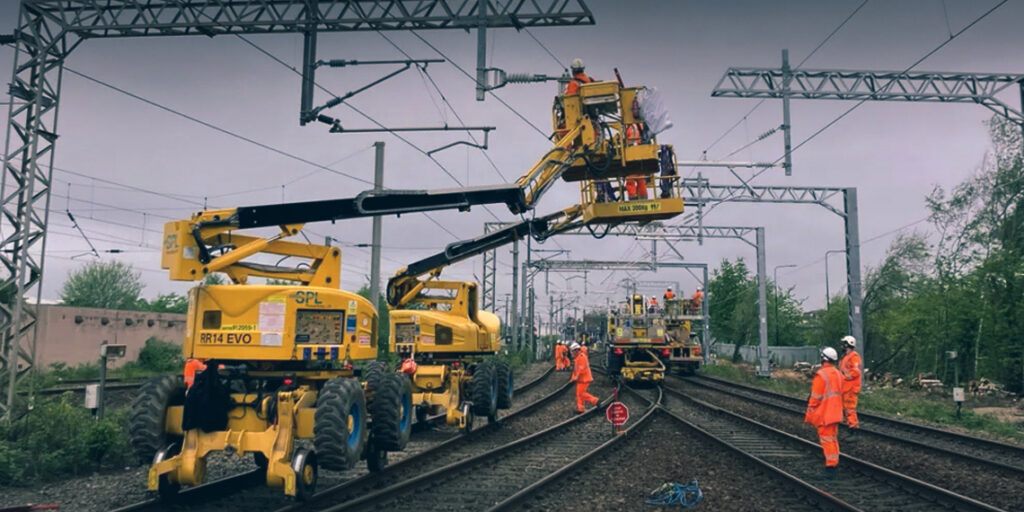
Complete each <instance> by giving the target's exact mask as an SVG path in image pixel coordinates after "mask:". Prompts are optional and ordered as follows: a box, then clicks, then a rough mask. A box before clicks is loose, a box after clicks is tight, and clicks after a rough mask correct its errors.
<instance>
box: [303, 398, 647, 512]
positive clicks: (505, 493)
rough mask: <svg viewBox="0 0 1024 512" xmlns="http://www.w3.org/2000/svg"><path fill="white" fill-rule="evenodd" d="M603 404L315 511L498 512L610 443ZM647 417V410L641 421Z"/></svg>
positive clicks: (611, 440)
mask: <svg viewBox="0 0 1024 512" xmlns="http://www.w3.org/2000/svg"><path fill="white" fill-rule="evenodd" d="M609 401H610V397H609V398H606V399H605V400H603V401H602V403H601V405H599V406H598V407H596V408H594V409H590V410H588V411H587V412H586V413H584V414H581V415H577V416H573V417H570V418H568V419H566V420H564V421H562V422H559V423H557V424H555V425H552V426H550V427H547V428H544V429H543V430H540V431H537V432H534V433H532V434H530V435H528V436H525V437H522V436H517V439H515V440H513V441H511V442H508V443H505V444H502V445H500V446H497V447H495V448H493V449H491V450H487V451H485V452H482V453H478V454H476V455H474V456H472V457H470V458H467V459H462V460H460V461H457V462H454V463H451V464H447V465H445V466H441V467H437V468H435V469H433V470H431V471H428V472H421V473H418V474H416V475H415V476H412V477H411V478H408V479H405V480H401V481H398V482H396V483H394V484H392V485H389V486H388V487H385V488H382V489H378V490H376V491H374V492H370V493H368V494H363V495H361V496H359V497H357V498H354V499H351V500H348V501H345V502H342V503H338V504H335V505H331V506H328V507H326V508H322V509H316V510H320V511H321V512H339V511H343V510H346V511H352V510H393V511H402V510H408V511H419V510H448V511H454V510H467V511H480V510H501V509H503V508H505V507H507V506H509V505H510V504H512V503H515V502H516V501H517V500H518V499H519V496H520V495H523V494H528V493H529V492H530V489H531V488H533V487H535V486H540V485H543V484H544V483H545V482H546V481H548V480H550V479H553V478H557V476H558V475H559V474H561V473H562V472H564V471H568V470H569V469H571V468H572V467H575V466H576V465H578V464H581V463H582V461H585V460H587V459H588V458H589V457H591V456H593V455H594V454H595V453H598V452H599V451H601V449H602V448H603V447H607V446H609V445H610V444H611V443H612V442H613V441H614V440H615V437H617V436H615V435H614V434H613V433H612V432H611V430H610V426H609V425H608V423H607V422H606V420H605V418H604V414H603V411H604V407H603V406H604V405H606V404H607V403H608V402H609ZM634 405H637V401H635V400H634ZM640 405H642V403H640ZM563 406H564V404H563ZM637 407H638V408H639V405H637ZM653 411H654V405H649V406H648V407H647V414H645V415H644V418H646V417H647V416H648V415H649V414H650V413H652V412H653ZM425 491H426V492H425ZM310 509H311V510H312V508H310Z"/></svg>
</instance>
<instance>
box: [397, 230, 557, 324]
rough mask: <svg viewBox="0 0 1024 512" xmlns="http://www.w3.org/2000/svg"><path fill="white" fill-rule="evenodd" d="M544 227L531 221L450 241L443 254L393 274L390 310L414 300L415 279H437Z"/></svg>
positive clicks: (417, 285) (417, 282) (420, 284)
mask: <svg viewBox="0 0 1024 512" xmlns="http://www.w3.org/2000/svg"><path fill="white" fill-rule="evenodd" d="M547 226H548V222H547V220H545V219H532V220H527V221H523V222H520V223H519V224H515V225H513V226H509V227H507V228H504V229H500V230H498V231H494V232H491V233H487V234H484V235H481V236H478V237H476V238H470V239H469V240H461V241H459V242H452V243H450V244H448V246H447V247H445V249H444V251H442V252H439V253H437V254H435V255H433V256H428V257H426V258H424V259H422V260H419V261H417V262H415V263H411V264H409V266H407V267H405V268H402V269H400V270H399V271H398V272H396V273H395V275H394V276H392V277H391V279H389V280H388V304H390V305H391V306H392V307H401V306H403V305H405V304H408V303H409V302H410V301H411V300H412V299H414V298H415V297H416V295H417V294H418V293H419V292H420V290H422V289H423V285H424V281H420V280H419V278H420V277H421V276H424V275H429V277H430V278H434V277H437V276H438V275H440V274H441V270H443V269H444V267H446V266H448V265H451V264H453V263H458V262H460V261H462V260H465V259H468V258H472V257H473V256H476V255H479V254H483V253H485V252H487V251H490V250H492V249H496V248H498V247H501V246H502V245H505V244H508V243H511V242H514V241H516V240H522V239H523V238H524V237H526V236H530V235H532V234H535V233H543V232H545V231H547Z"/></svg>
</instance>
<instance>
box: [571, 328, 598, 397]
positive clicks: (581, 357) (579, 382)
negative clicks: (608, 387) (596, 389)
mask: <svg viewBox="0 0 1024 512" xmlns="http://www.w3.org/2000/svg"><path fill="white" fill-rule="evenodd" d="M569 352H570V353H571V354H572V358H573V369H572V381H573V382H575V383H576V412H577V413H582V412H583V411H584V410H585V409H584V406H585V404H590V405H597V402H598V400H597V397H596V396H594V395H591V394H590V393H587V388H588V387H590V383H591V382H594V376H593V375H591V373H590V361H589V359H588V358H587V351H586V349H585V348H583V346H582V345H580V344H579V343H576V342H575V341H574V342H573V343H572V345H569Z"/></svg>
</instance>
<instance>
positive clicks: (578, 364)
mask: <svg viewBox="0 0 1024 512" xmlns="http://www.w3.org/2000/svg"><path fill="white" fill-rule="evenodd" d="M573 361H574V365H573V369H572V380H573V381H575V382H594V376H593V375H591V373H590V361H589V360H588V359H587V352H586V351H585V350H583V349H580V351H579V352H577V353H576V359H574V360H573Z"/></svg>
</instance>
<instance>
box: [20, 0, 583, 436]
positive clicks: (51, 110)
mask: <svg viewBox="0 0 1024 512" xmlns="http://www.w3.org/2000/svg"><path fill="white" fill-rule="evenodd" d="M593 24H594V17H593V15H592V14H591V12H590V9H589V8H588V7H587V6H586V4H585V2H584V0H532V1H530V2H523V1H521V0H21V5H20V10H19V13H18V22H17V28H16V29H15V31H14V36H13V38H5V39H4V41H3V42H4V43H10V42H11V41H10V39H13V43H14V45H15V57H14V66H13V72H12V78H11V80H10V86H9V93H10V95H11V100H12V101H11V103H10V106H9V108H8V125H7V136H6V143H5V147H4V155H3V157H4V158H3V165H4V170H3V178H2V184H0V190H2V191H3V195H2V205H0V209H2V211H0V214H2V215H0V227H3V228H4V229H3V233H4V236H3V238H2V239H0V270H2V271H3V275H2V276H0V281H2V282H0V290H6V291H8V293H10V295H11V296H12V299H11V301H10V302H8V303H3V304H0V381H4V384H2V385H0V386H3V387H5V389H4V391H6V392H5V393H0V418H4V419H9V418H10V407H11V404H12V403H13V401H14V396H15V387H16V385H17V383H18V382H19V381H20V380H21V378H22V377H23V376H24V375H26V374H27V372H29V371H30V370H31V369H32V368H33V366H34V364H35V346H34V343H35V341H34V339H33V336H32V333H33V332H34V328H35V322H36V317H35V312H34V311H33V310H32V309H30V308H27V307H26V305H25V298H24V297H25V294H26V293H30V292H33V291H35V292H36V293H37V297H38V284H39V282H40V280H41V279H42V276H43V254H44V253H45V241H46V225H47V221H48V218H49V217H48V211H49V201H50V181H51V171H50V169H51V168H52V162H53V160H52V159H53V154H54V142H55V141H56V140H57V109H58V106H59V104H60V84H61V76H62V70H63V64H64V59H65V58H66V57H67V56H68V55H69V54H70V53H71V51H72V50H73V49H74V48H75V47H76V46H77V45H78V44H80V43H82V42H83V41H84V40H86V39H91V38H110V37H144V36H174V35H178V36H185V35H204V36H215V35H223V34H271V33H274V34H282V33H301V34H304V35H305V36H306V43H307V44H306V52H305V55H304V61H303V64H304V66H303V67H304V68H305V67H306V65H307V64H308V65H309V66H310V68H312V67H314V66H315V64H316V51H315V49H316V43H315V38H316V34H317V33H318V32H347V31H380V30H428V29H463V30H469V29H470V28H477V29H478V30H484V29H486V28H488V27H490V28H501V27H511V28H516V29H520V28H523V27H551V26H569V25H593ZM304 71H307V70H306V69H304ZM308 71H309V72H308V73H304V75H303V77H304V79H303V103H304V106H306V105H305V103H306V102H307V101H309V102H310V103H311V99H312V91H313V74H312V71H311V70H308ZM307 93H308V94H307ZM308 106H311V105H308ZM3 224H6V225H3Z"/></svg>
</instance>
